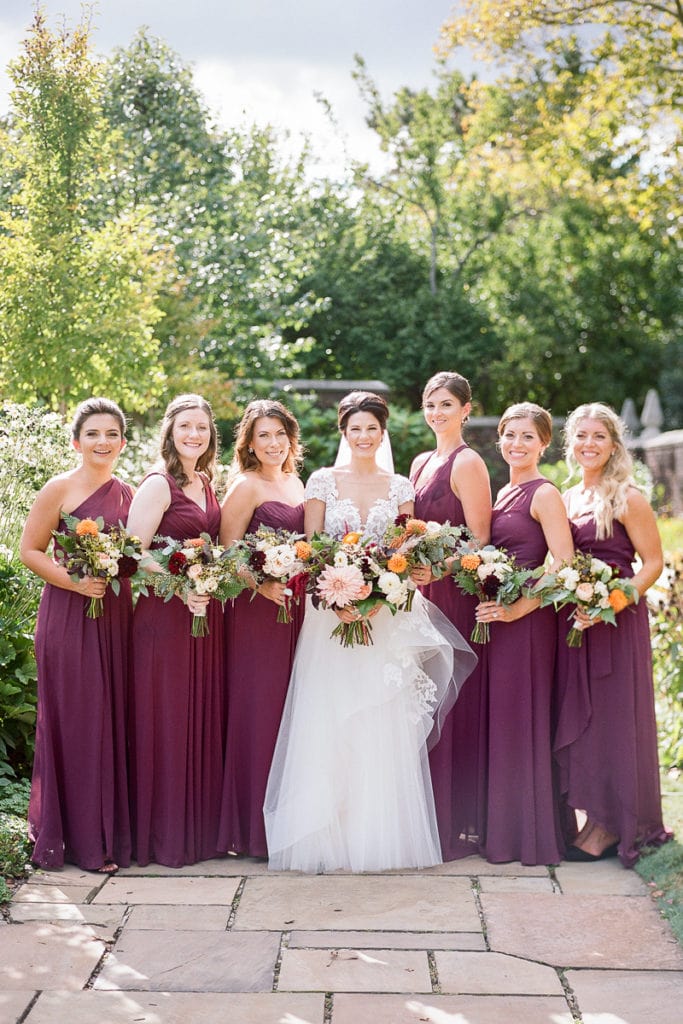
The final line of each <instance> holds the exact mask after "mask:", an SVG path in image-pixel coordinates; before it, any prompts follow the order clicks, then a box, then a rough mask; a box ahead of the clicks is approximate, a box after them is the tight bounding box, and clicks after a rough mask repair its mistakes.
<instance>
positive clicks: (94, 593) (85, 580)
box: [71, 576, 107, 597]
mask: <svg viewBox="0 0 683 1024" xmlns="http://www.w3.org/2000/svg"><path fill="white" fill-rule="evenodd" d="M71 589H72V590H75V591H76V593H77V594H82V595H83V597H104V592H105V590H106V589H107V581H106V580H104V579H101V578H100V577H99V576H83V577H82V579H80V580H77V581H76V582H75V583H74V582H73V581H72V583H71Z"/></svg>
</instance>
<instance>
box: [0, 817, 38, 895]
mask: <svg viewBox="0 0 683 1024" xmlns="http://www.w3.org/2000/svg"><path fill="white" fill-rule="evenodd" d="M30 856H31V844H30V843H29V839H28V832H27V829H26V819H25V818H18V817H17V816H16V815H14V814H5V812H4V811H0V875H4V876H5V877H6V878H18V877H20V876H21V875H23V874H24V872H25V869H26V864H27V863H28V861H29V859H30Z"/></svg>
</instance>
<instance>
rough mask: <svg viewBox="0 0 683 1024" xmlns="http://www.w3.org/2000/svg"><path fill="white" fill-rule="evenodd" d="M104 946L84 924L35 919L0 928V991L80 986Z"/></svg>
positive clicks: (95, 963)
mask: <svg viewBox="0 0 683 1024" xmlns="http://www.w3.org/2000/svg"><path fill="white" fill-rule="evenodd" d="M104 950H105V945H104V943H103V942H102V941H101V939H100V938H99V937H98V936H97V934H96V932H95V930H94V929H93V928H89V927H88V926H86V925H75V924H67V923H64V924H53V923H50V922H35V923H28V924H17V925H12V926H11V927H10V928H3V929H2V931H0V990H8V989H9V990H11V989H15V990H26V989H80V988H83V986H84V985H85V984H86V983H87V981H88V979H89V978H90V975H91V974H92V972H93V971H94V969H95V967H96V966H97V964H98V963H99V960H100V958H101V956H102V954H103V953H104Z"/></svg>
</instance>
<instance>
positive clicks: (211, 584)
mask: <svg viewBox="0 0 683 1024" xmlns="http://www.w3.org/2000/svg"><path fill="white" fill-rule="evenodd" d="M217 590H218V580H217V579H216V577H215V576H207V578H206V579H205V580H204V593H205V594H214V593H215V592H216V591H217Z"/></svg>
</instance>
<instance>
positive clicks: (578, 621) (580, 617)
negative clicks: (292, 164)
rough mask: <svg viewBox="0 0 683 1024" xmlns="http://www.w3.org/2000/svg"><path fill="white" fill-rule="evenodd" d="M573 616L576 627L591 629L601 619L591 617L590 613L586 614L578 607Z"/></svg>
mask: <svg viewBox="0 0 683 1024" xmlns="http://www.w3.org/2000/svg"><path fill="white" fill-rule="evenodd" d="M572 618H573V620H574V621H573V623H572V625H573V626H574V629H589V628H590V627H591V626H594V625H595V623H596V622H598V621H599V620H598V619H591V617H590V615H586V613H585V612H584V611H581V609H580V608H577V609H576V611H575V612H574V615H573V616H572Z"/></svg>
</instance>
